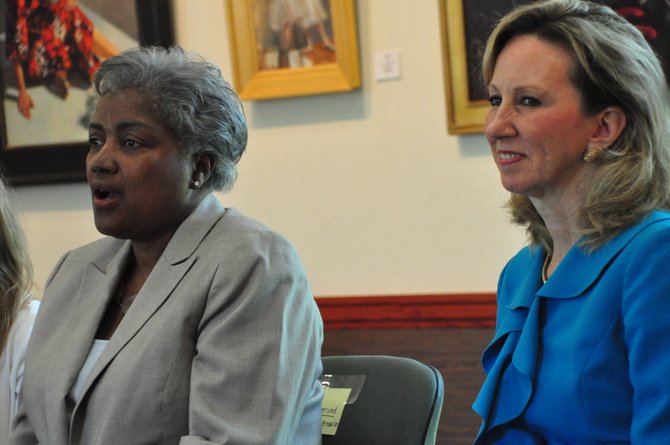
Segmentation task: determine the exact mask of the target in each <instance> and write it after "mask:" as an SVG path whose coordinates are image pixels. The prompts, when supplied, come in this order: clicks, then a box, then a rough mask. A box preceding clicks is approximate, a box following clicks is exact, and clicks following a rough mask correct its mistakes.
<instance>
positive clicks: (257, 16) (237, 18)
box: [227, 0, 360, 100]
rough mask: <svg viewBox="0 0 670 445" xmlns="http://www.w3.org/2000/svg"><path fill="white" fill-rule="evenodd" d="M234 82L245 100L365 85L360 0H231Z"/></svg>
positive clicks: (342, 90) (321, 92) (229, 6)
mask: <svg viewBox="0 0 670 445" xmlns="http://www.w3.org/2000/svg"><path fill="white" fill-rule="evenodd" d="M227 4H228V11H227V13H228V29H229V36H230V43H231V55H232V59H233V60H232V64H233V80H234V82H233V83H234V86H235V89H236V91H237V93H238V94H239V96H240V97H241V98H242V99H244V100H263V99H276V98H282V97H290V96H305V95H313V94H324V93H336V92H344V91H350V90H353V89H355V88H358V87H359V86H360V69H359V61H358V38H357V31H356V30H357V25H356V11H355V2H354V0H229V1H228V2H227Z"/></svg>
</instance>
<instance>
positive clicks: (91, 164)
mask: <svg viewBox="0 0 670 445" xmlns="http://www.w3.org/2000/svg"><path fill="white" fill-rule="evenodd" d="M115 153H116V150H115V149H114V145H113V142H112V141H109V140H108V141H105V143H104V144H102V145H101V146H100V147H91V148H90V149H89V150H88V154H87V155H86V171H87V172H89V173H96V174H102V173H115V172H116V171H117V169H118V163H117V159H116V155H115Z"/></svg>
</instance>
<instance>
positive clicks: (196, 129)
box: [94, 46, 247, 191]
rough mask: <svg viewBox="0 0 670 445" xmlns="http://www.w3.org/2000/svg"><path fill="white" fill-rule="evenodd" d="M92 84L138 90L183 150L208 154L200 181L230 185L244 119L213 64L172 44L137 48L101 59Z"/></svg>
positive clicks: (105, 89)
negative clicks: (206, 170)
mask: <svg viewBox="0 0 670 445" xmlns="http://www.w3.org/2000/svg"><path fill="white" fill-rule="evenodd" d="M94 84H95V89H96V91H97V92H98V94H99V95H100V96H103V95H105V94H107V93H110V92H113V91H118V90H125V89H133V90H136V91H137V92H139V93H140V94H142V96H143V97H144V98H146V99H147V101H148V106H149V109H150V111H151V113H152V115H153V116H155V117H156V118H157V119H159V120H160V121H161V122H162V123H163V124H164V125H165V126H167V127H168V128H170V129H171V130H172V132H173V134H174V135H175V136H176V137H177V140H178V143H179V146H180V148H181V150H182V151H183V152H184V154H186V155H198V154H204V153H207V154H210V155H211V156H212V158H213V161H214V162H213V164H214V166H213V169H212V173H211V175H210V177H209V178H208V180H207V181H206V183H205V184H204V186H205V187H207V188H208V189H209V190H221V191H225V190H229V189H230V188H231V187H232V186H233V184H234V183H235V179H236V178H237V169H236V164H237V162H238V161H239V160H240V157H241V156H242V153H243V152H244V149H245V148H246V145H247V124H246V119H245V116H244V110H243V107H242V102H241V101H240V98H239V97H238V96H237V94H235V92H234V91H233V89H232V87H231V86H230V84H229V83H228V82H226V80H225V79H224V78H223V76H222V75H221V70H220V69H219V68H218V67H216V66H215V65H213V64H212V63H210V62H208V61H206V60H205V59H203V58H202V57H201V56H199V55H197V54H195V53H190V52H187V51H185V50H183V49H182V48H180V47H178V46H174V47H171V48H168V49H165V48H160V47H153V46H148V47H139V48H133V49H129V50H127V51H124V52H122V53H120V54H118V55H116V56H114V57H111V58H109V59H107V60H105V61H104V62H103V63H102V64H101V65H100V68H99V69H98V71H97V72H96V74H95V79H94Z"/></svg>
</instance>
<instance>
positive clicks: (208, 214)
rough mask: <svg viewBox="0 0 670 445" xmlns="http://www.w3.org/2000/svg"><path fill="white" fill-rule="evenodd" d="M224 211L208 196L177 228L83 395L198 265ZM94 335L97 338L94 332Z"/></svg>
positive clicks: (111, 287)
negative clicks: (204, 243) (199, 249)
mask: <svg viewBox="0 0 670 445" xmlns="http://www.w3.org/2000/svg"><path fill="white" fill-rule="evenodd" d="M224 212H225V210H224V208H223V207H222V206H221V204H220V203H219V202H218V201H217V200H216V199H215V198H214V197H213V196H209V197H207V198H205V199H204V200H203V202H202V203H200V205H199V206H198V207H197V208H196V210H194V212H193V213H192V214H191V215H190V216H189V217H188V218H187V219H186V220H185V221H184V222H183V223H182V224H181V226H180V227H179V228H178V229H177V231H176V232H175V234H174V236H173V237H172V239H171V240H170V242H169V243H168V245H167V247H166V248H165V252H163V255H161V257H160V258H159V260H158V263H156V266H154V269H153V271H152V272H151V274H150V275H149V277H148V278H147V281H146V282H145V283H144V286H143V287H142V289H141V290H140V292H139V294H138V295H137V297H136V298H135V301H134V302H133V304H132V306H131V307H130V309H129V310H128V313H127V314H126V316H125V317H124V318H123V320H122V321H121V323H120V324H119V326H118V328H117V329H116V331H115V332H114V335H112V338H111V339H110V340H109V343H108V344H107V346H106V347H105V349H104V351H103V352H102V354H101V355H100V358H99V359H98V361H97V362H96V364H95V366H94V367H93V369H92V370H91V373H90V374H89V376H88V377H87V379H86V382H85V384H84V389H83V391H84V392H83V393H84V394H86V392H88V391H89V390H90V389H91V387H92V383H93V382H94V381H95V379H96V378H97V377H98V376H99V375H100V374H101V373H102V372H103V371H104V369H105V368H106V367H107V365H108V364H109V363H110V362H111V361H112V360H113V359H114V358H115V357H116V356H117V354H118V353H119V351H121V350H122V349H123V348H124V347H125V346H126V345H127V344H128V342H129V341H131V340H132V338H133V337H134V336H135V335H137V333H138V332H139V331H140V330H141V329H142V327H143V326H144V325H145V324H146V323H147V321H148V320H149V319H150V318H151V317H152V316H153V315H154V314H155V313H156V311H157V310H158V309H159V308H160V307H161V305H162V304H163V303H164V302H165V300H166V299H167V298H168V297H169V296H170V295H171V294H172V292H173V290H174V289H175V287H176V286H177V285H178V284H179V282H180V281H181V280H182V279H183V277H184V275H186V273H187V272H188V271H189V270H190V269H191V267H192V266H193V264H195V263H196V261H197V255H194V252H195V250H196V249H197V247H198V246H199V245H200V243H201V242H202V240H203V239H204V238H205V236H206V235H207V233H209V231H210V230H211V229H212V227H213V226H214V225H215V224H216V222H217V221H218V220H219V219H220V218H221V216H223V214H224ZM114 284H115V282H114ZM114 284H112V285H111V286H108V287H107V294H106V296H107V298H109V296H110V295H111V293H112V292H113V290H114ZM98 324H99V319H98V322H97V324H96V326H95V328H96V329H97V325H98ZM93 335H95V331H94V332H93ZM92 338H93V337H92V336H91V337H90V338H89V341H88V344H87V345H86V346H85V349H86V351H85V352H84V359H85V357H86V355H87V353H88V348H89V347H90V344H91V341H92ZM82 364H83V359H82V360H80V363H79V367H78V368H77V369H80V368H81V365H82ZM75 377H76V376H75ZM82 399H83V398H82Z"/></svg>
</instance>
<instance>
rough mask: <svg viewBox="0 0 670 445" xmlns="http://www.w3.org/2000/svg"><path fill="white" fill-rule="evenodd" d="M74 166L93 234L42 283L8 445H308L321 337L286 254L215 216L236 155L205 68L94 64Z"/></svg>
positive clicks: (235, 115)
mask: <svg viewBox="0 0 670 445" xmlns="http://www.w3.org/2000/svg"><path fill="white" fill-rule="evenodd" d="M95 86H96V89H97V91H98V93H99V95H100V99H99V102H98V104H97V106H96V110H95V113H94V115H93V118H92V120H91V123H90V127H89V143H90V149H89V153H88V156H87V159H86V171H87V178H88V183H89V185H90V188H91V195H92V204H93V213H94V219H95V225H96V227H97V229H98V230H99V231H100V232H101V233H102V234H104V235H107V237H106V238H103V239H101V240H99V241H97V242H94V243H92V244H89V245H87V246H84V247H81V248H78V249H75V250H73V251H71V252H68V253H66V254H65V255H64V256H63V257H62V258H61V260H60V261H59V262H58V264H57V265H56V267H55V269H54V270H53V272H52V274H51V276H50V277H49V279H48V281H47V284H46V287H45V293H44V298H43V300H42V306H41V310H40V312H39V314H38V317H37V321H36V324H35V328H34V332H33V336H32V338H31V341H30V344H29V346H28V353H27V358H26V371H25V378H24V384H23V391H24V393H23V396H24V406H23V407H22V409H21V410H20V413H19V415H18V417H17V421H16V424H15V432H14V434H13V435H12V439H11V443H12V444H14V445H24V444H36V443H40V444H48V445H66V444H82V445H89V444H96V445H119V444H124V445H125V444H181V445H196V444H198V445H201V444H203V445H204V444H226V445H233V444H235V445H251V444H258V445H269V444H278V445H279V444H283V445H301V444H305V445H314V444H319V443H320V441H321V439H320V438H321V436H320V426H321V422H320V419H321V398H322V389H321V385H320V383H319V381H318V377H319V374H320V373H321V359H320V347H321V342H322V338H323V327H322V322H321V318H320V316H319V312H318V309H317V307H316V305H315V302H314V299H313V298H312V295H311V292H310V289H309V286H308V283H307V280H306V278H305V274H304V271H303V268H302V265H301V263H300V260H299V258H298V256H297V254H296V252H295V251H294V250H293V248H292V247H291V245H290V244H289V243H288V242H287V241H286V240H285V239H284V238H283V237H282V236H280V235H278V234H277V233H275V232H273V231H272V230H270V229H268V228H267V227H265V226H264V225H262V224H260V223H258V222H256V221H253V220H251V219H250V218H247V217H245V216H243V215H242V214H241V213H240V212H238V211H236V210H234V209H226V208H223V207H222V206H221V205H220V204H219V202H218V201H217V200H216V199H215V197H214V196H212V191H215V190H227V189H229V188H230V187H231V186H232V184H233V182H234V179H235V165H236V163H237V161H238V160H239V158H240V156H241V155H242V152H243V151H244V148H245V146H246V139H247V129H246V123H245V119H244V114H243V111H242V107H241V103H240V101H239V99H238V98H237V96H236V95H235V93H234V92H233V91H232V90H231V88H230V87H229V85H228V84H227V83H226V82H225V80H224V79H223V78H222V77H221V74H220V71H219V69H218V68H216V67H215V66H213V65H212V64H210V63H208V62H206V61H204V60H203V59H201V58H199V57H197V56H196V55H193V54H188V53H185V52H184V51H183V50H181V49H180V48H172V49H170V50H163V49H159V48H138V49H133V50H129V51H127V52H125V53H122V54H120V55H118V56H115V57H112V58H110V59H108V60H107V61H105V62H104V63H103V64H102V66H101V68H100V69H99V71H98V72H97V74H96V78H95Z"/></svg>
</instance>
